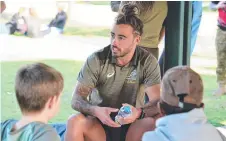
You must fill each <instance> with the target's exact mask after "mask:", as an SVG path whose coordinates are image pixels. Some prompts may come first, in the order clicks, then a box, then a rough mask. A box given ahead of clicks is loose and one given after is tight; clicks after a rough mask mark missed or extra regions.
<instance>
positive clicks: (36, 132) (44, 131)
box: [25, 122, 60, 141]
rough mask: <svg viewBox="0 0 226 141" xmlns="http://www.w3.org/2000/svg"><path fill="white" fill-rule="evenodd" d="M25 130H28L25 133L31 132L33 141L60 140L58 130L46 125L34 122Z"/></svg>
mask: <svg viewBox="0 0 226 141" xmlns="http://www.w3.org/2000/svg"><path fill="white" fill-rule="evenodd" d="M25 130H26V131H25V132H30V134H32V136H33V137H32V138H33V140H37V141H43V140H53V141H59V140H60V138H59V136H58V134H57V132H56V130H55V129H54V128H53V127H52V126H50V125H48V124H45V123H41V122H32V123H30V124H29V125H28V126H27V127H26V129H25Z"/></svg>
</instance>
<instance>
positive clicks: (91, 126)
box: [64, 114, 106, 141]
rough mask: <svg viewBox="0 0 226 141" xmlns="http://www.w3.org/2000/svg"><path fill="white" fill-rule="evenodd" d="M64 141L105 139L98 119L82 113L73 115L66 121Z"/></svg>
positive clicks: (104, 140)
mask: <svg viewBox="0 0 226 141" xmlns="http://www.w3.org/2000/svg"><path fill="white" fill-rule="evenodd" d="M64 139H65V141H106V134H105V131H104V128H103V127H102V125H101V124H100V121H99V120H97V118H95V117H91V116H84V115H83V114H78V115H73V116H71V117H70V118H69V120H68V122H67V129H66V133H65V138H64Z"/></svg>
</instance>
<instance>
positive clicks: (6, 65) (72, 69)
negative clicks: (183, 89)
mask: <svg viewBox="0 0 226 141" xmlns="http://www.w3.org/2000/svg"><path fill="white" fill-rule="evenodd" d="M32 62H34V61H26V62H2V63H1V104H2V105H1V108H2V109H1V110H2V115H1V119H2V120H5V119H8V118H16V119H19V117H20V110H19V107H18V106H17V102H16V99H15V94H14V79H15V75H16V71H17V70H18V68H19V67H21V66H22V65H24V64H28V63H32ZM41 62H44V63H46V64H48V65H50V66H52V67H54V68H56V69H57V70H59V71H60V72H61V73H62V74H63V76H64V79H65V88H64V92H63V96H62V101H61V110H60V112H59V114H58V115H57V116H56V117H55V118H54V119H52V120H51V121H50V122H65V121H66V120H67V119H68V117H69V116H70V115H71V114H73V113H75V111H73V110H72V108H71V106H70V105H71V97H72V92H73V89H74V86H75V83H76V78H77V75H78V72H79V70H80V68H81V67H82V64H83V62H77V61H68V60H42V61H41ZM202 78H203V81H204V88H205V95H204V102H205V112H206V114H207V117H208V119H209V121H210V122H211V123H212V124H213V125H215V126H220V125H226V110H225V109H226V96H223V97H214V96H212V92H213V90H214V89H215V88H216V87H217V85H216V76H209V75H202Z"/></svg>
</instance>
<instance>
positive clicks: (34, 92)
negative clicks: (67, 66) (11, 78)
mask: <svg viewBox="0 0 226 141" xmlns="http://www.w3.org/2000/svg"><path fill="white" fill-rule="evenodd" d="M63 87H64V80H63V77H62V75H61V73H60V72H58V71H57V70H55V69H54V68H52V67H50V66H48V65H45V64H43V63H35V64H30V65H26V66H24V67H22V68H21V69H20V70H19V71H18V72H17V76H16V82H15V91H16V98H17V102H18V104H19V106H20V109H21V111H22V112H39V111H41V110H42V109H43V108H44V106H45V104H46V102H47V101H48V100H49V98H50V97H53V96H59V94H60V93H61V92H62V90H63Z"/></svg>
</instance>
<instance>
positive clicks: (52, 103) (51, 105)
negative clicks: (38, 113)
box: [47, 96, 57, 109]
mask: <svg viewBox="0 0 226 141" xmlns="http://www.w3.org/2000/svg"><path fill="white" fill-rule="evenodd" d="M56 101H57V96H52V97H50V98H49V100H48V101H47V104H48V108H49V109H51V108H52V107H53V106H54V105H55V103H56Z"/></svg>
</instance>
